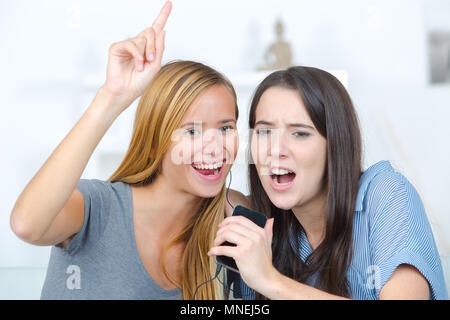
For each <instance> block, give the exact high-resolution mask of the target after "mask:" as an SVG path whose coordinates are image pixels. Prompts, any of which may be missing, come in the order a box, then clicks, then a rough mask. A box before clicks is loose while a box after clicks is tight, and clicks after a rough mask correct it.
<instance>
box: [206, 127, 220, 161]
mask: <svg viewBox="0 0 450 320" xmlns="http://www.w3.org/2000/svg"><path fill="white" fill-rule="evenodd" d="M202 140H203V154H204V155H206V156H209V157H211V159H216V157H220V156H221V155H222V153H223V143H222V139H221V135H220V133H219V132H218V130H214V129H209V130H206V131H205V133H204V134H203V139H202Z"/></svg>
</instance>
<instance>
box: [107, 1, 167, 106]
mask: <svg viewBox="0 0 450 320" xmlns="http://www.w3.org/2000/svg"><path fill="white" fill-rule="evenodd" d="M171 9H172V3H171V2H170V1H167V2H166V3H165V4H164V6H163V7H162V9H161V11H160V13H159V15H158V17H157V18H156V20H155V21H154V22H153V25H152V26H151V27H149V28H147V29H145V30H143V31H142V32H140V33H139V34H138V35H137V36H136V37H134V38H132V39H129V40H125V41H121V42H117V43H114V44H112V45H111V47H110V48H109V58H108V66H107V72H106V81H105V84H104V85H103V87H102V88H103V89H105V90H106V91H107V92H108V93H110V94H112V95H113V96H115V97H117V98H119V99H121V101H122V102H123V105H124V109H125V108H127V107H128V106H129V105H130V104H131V103H132V102H133V101H134V100H135V99H137V98H138V97H140V96H141V95H142V94H143V92H144V90H145V88H146V87H147V86H148V84H149V83H150V81H151V80H152V79H153V77H154V76H155V74H156V73H157V72H158V71H159V70H160V68H161V60H162V56H163V52H164V38H165V31H164V26H165V24H166V21H167V19H168V17H169V14H170V11H171Z"/></svg>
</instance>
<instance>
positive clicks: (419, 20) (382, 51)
mask: <svg viewBox="0 0 450 320" xmlns="http://www.w3.org/2000/svg"><path fill="white" fill-rule="evenodd" d="M163 2H164V1H163V0H155V1H148V0H147V1H144V0H130V1H127V2H125V1H106V0H97V1H87V0H80V1H75V0H72V1H57V0H46V1H31V0H16V1H7V0H0V37H1V38H0V47H1V50H0V70H1V74H2V76H1V77H0V93H1V97H2V104H1V110H2V116H1V117H0V143H1V144H0V147H1V156H0V168H2V170H1V176H2V180H3V183H2V185H1V186H0V194H1V195H2V200H3V201H1V202H0V268H13V269H14V268H16V267H41V268H45V266H46V265H47V262H48V253H49V249H48V248H40V247H33V246H30V245H27V244H25V243H23V242H21V241H20V240H18V239H17V238H16V237H15V236H14V235H13V234H12V232H11V231H10V228H9V214H10V211H11V209H12V207H13V205H14V202H15V200H16V199H17V197H18V196H19V194H20V192H21V191H22V190H23V188H24V186H25V185H26V183H27V182H28V181H29V180H30V179H31V178H32V176H33V175H34V174H35V173H36V171H37V170H38V169H39V168H40V167H41V166H42V164H43V163H44V161H45V160H46V159H47V157H48V156H49V155H50V153H51V152H52V150H53V149H54V148H55V147H56V146H57V144H58V143H59V142H60V141H61V139H62V138H63V137H64V136H65V135H66V134H67V132H68V131H69V130H70V129H71V127H72V126H73V125H74V124H75V122H76V121H77V120H78V118H79V117H80V116H81V114H82V112H83V110H84V109H85V108H86V107H87V105H88V103H89V101H90V99H92V97H93V95H94V94H95V88H96V87H97V85H100V84H101V81H102V80H101V79H103V76H104V72H105V67H106V59H107V51H108V47H109V45H110V44H111V43H112V42H116V41H121V40H123V39H124V38H126V37H129V36H133V35H135V34H137V33H138V32H139V31H140V30H141V29H143V28H145V27H147V26H149V25H151V23H152V21H153V18H154V17H155V15H156V13H157V12H158V11H159V8H160V6H161V5H162V4H163ZM173 2H174V9H173V12H172V15H171V17H170V21H169V22H168V25H167V28H166V29H167V37H166V39H167V40H166V54H165V60H166V61H169V60H173V59H193V60H197V61H201V62H205V63H207V64H209V65H211V66H213V67H216V68H217V69H219V70H220V71H223V72H224V73H225V74H226V75H228V76H229V77H230V78H231V79H232V80H233V79H242V75H243V74H251V71H252V70H253V69H254V67H255V66H256V65H257V64H260V63H261V62H262V55H263V52H264V49H265V48H266V47H267V46H268V45H269V44H270V42H271V41H273V40H274V32H273V27H274V22H275V20H276V19H277V18H278V17H281V18H282V19H283V21H284V23H285V28H286V34H285V38H286V40H288V41H289V42H291V44H292V46H293V51H294V56H295V63H297V64H304V65H311V66H316V67H319V68H324V69H332V70H336V69H341V70H342V69H343V70H346V71H347V72H348V75H349V85H348V89H349V92H350V94H351V96H352V97H353V100H354V102H355V105H356V107H357V109H358V113H359V117H360V120H361V124H362V130H363V138H364V141H365V166H368V165H370V164H372V163H374V162H376V161H378V160H381V159H388V160H390V161H391V162H392V164H393V165H394V166H395V167H396V168H398V169H399V170H401V171H402V172H403V173H404V174H405V175H406V176H407V177H408V178H409V179H410V180H411V181H412V182H413V184H414V185H415V186H416V188H417V189H418V191H419V193H420V194H421V195H422V197H423V201H424V204H425V206H426V209H427V213H428V216H429V219H430V221H431V223H432V227H433V230H434V231H435V238H436V240H437V243H438V247H439V249H440V253H441V255H447V256H448V255H450V235H449V234H450V232H449V231H450V210H449V209H448V205H447V201H446V200H447V198H448V197H449V195H450V187H449V186H448V181H449V180H450V168H449V166H448V165H447V164H448V162H449V161H448V159H449V156H450V149H449V147H448V146H449V143H448V141H449V140H450V128H449V126H448V124H447V122H448V119H449V118H450V86H449V85H447V86H434V87H431V86H429V85H428V61H427V47H426V44H427V43H426V32H427V30H429V29H436V28H437V29H447V30H450V19H448V17H449V16H450V2H449V1H447V0H395V1H392V0H376V1H375V0H365V1H362V0H339V1H335V0H318V1H306V0H302V1H287V0H283V1H279V0H270V1H269V0H268V1H260V0H246V1H239V0H228V1H206V0H203V1H202V0H189V1H186V0H185V1H181V0H174V1H173ZM89 79H93V80H89ZM98 79H100V80H98ZM239 81H240V80H238V81H237V86H238V87H239V88H240V90H239V92H240V101H241V108H242V110H241V118H240V121H239V125H240V128H244V127H245V123H246V121H247V113H246V110H247V100H248V97H249V95H250V92H251V90H252V89H251V88H248V86H246V85H245V84H243V83H241V82H239ZM255 84H256V83H255ZM239 88H238V89H239ZM133 111H134V109H133V108H130V109H129V110H127V111H126V112H125V113H124V114H122V115H121V117H120V118H119V119H118V121H117V123H115V124H114V125H113V127H112V128H111V130H110V131H109V132H108V133H107V136H106V137H105V140H104V141H102V143H101V144H100V146H99V150H98V151H96V153H95V154H94V156H93V159H92V161H91V162H90V163H89V165H88V167H87V168H86V171H85V174H84V175H83V177H87V178H107V176H108V174H110V173H111V172H112V171H111V170H112V169H113V168H112V167H108V165H109V166H110V165H111V163H110V162H108V161H107V160H105V158H104V156H105V154H108V151H110V152H111V153H112V154H113V155H114V154H117V153H118V152H119V153H120V151H121V150H123V151H124V150H125V149H126V147H127V143H128V138H129V134H130V129H131V121H132V117H133ZM111 141H114V142H115V145H116V146H114V147H111ZM241 142H243V143H244V141H242V140H241ZM241 147H242V146H241ZM111 148H112V149H111ZM100 151H101V152H100ZM241 169H242V168H239V167H236V168H235V169H234V170H236V171H238V172H240V171H239V170H241ZM244 180H245V179H243V177H242V176H240V175H235V176H233V184H232V186H233V187H236V188H240V189H241V190H245V189H246V187H245V186H242V185H241V184H242V183H243V182H244ZM0 272H1V271H0ZM1 279H2V278H1V277H0V297H3V296H7V293H4V295H3V296H2V295H1V291H2V290H4V291H5V290H13V288H12V287H11V286H13V284H11V283H10V284H8V285H5V284H3V287H2V285H1ZM7 286H10V287H7ZM17 290H19V289H17ZM12 296H14V297H15V296H20V295H19V294H17V295H10V297H12Z"/></svg>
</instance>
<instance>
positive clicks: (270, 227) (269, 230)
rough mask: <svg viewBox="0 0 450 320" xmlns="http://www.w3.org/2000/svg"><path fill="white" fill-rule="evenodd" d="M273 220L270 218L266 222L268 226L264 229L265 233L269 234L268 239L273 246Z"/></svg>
mask: <svg viewBox="0 0 450 320" xmlns="http://www.w3.org/2000/svg"><path fill="white" fill-rule="evenodd" d="M273 221H274V220H273V218H270V219H269V220H267V222H266V226H265V227H264V231H265V232H266V234H267V239H269V243H270V244H272V237H273Z"/></svg>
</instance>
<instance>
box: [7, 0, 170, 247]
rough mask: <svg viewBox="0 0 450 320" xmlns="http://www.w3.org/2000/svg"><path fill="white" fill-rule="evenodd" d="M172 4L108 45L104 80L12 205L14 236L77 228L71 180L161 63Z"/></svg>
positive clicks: (37, 240)
mask: <svg viewBox="0 0 450 320" xmlns="http://www.w3.org/2000/svg"><path fill="white" fill-rule="evenodd" d="M171 7H172V4H171V2H170V1H168V2H166V4H165V5H164V7H163V8H162V10H161V12H160V14H159V16H158V17H157V18H156V20H155V22H154V23H153V26H152V27H150V28H147V29H145V30H143V31H142V32H141V33H139V34H138V35H137V36H136V37H135V38H133V39H131V40H126V41H122V42H118V43H115V44H113V45H112V46H111V47H110V50H109V59H108V67H107V75H106V81H105V84H104V85H103V86H102V87H101V88H100V89H99V91H98V92H97V95H96V96H95V98H94V100H93V101H92V103H91V104H90V105H89V107H88V108H87V110H86V112H85V113H84V114H83V116H82V117H81V119H80V120H79V121H78V122H77V123H76V125H75V126H74V127H73V128H72V130H71V131H70V132H69V133H68V134H67V136H66V137H65V138H64V139H63V141H62V142H61V143H60V144H59V145H58V147H57V148H56V149H55V150H54V152H53V153H52V154H51V156H50V157H49V158H48V159H47V161H46V162H45V163H44V165H43V166H42V167H41V169H40V170H39V171H38V172H37V173H36V175H35V176H34V177H33V178H32V180H31V181H30V182H29V183H28V185H27V186H26V187H25V189H24V190H23V191H22V193H21V194H20V196H19V198H18V199H17V201H16V203H15V205H14V208H13V210H12V213H11V216H10V224H11V228H12V230H13V231H14V233H15V234H16V235H17V236H18V237H19V238H21V239H23V240H24V241H27V242H30V243H32V244H36V245H53V244H57V243H61V242H64V241H65V240H67V239H69V238H70V237H71V236H73V235H74V234H75V233H77V232H79V231H80V230H81V227H82V225H83V220H84V199H83V196H82V194H81V192H79V191H78V190H76V189H75V188H76V185H77V183H78V181H79V179H80V177H81V174H82V173H83V171H84V169H85V167H86V165H87V163H88V161H89V158H90V157H91V155H92V153H93V151H94V150H95V148H96V147H97V145H98V143H99V142H100V140H101V139H102V137H103V136H104V134H105V133H106V131H107V130H108V128H109V127H110V126H111V124H112V123H113V122H114V120H115V119H116V118H117V117H118V116H119V115H120V113H121V112H122V111H123V110H125V109H126V108H127V107H128V106H129V105H131V103H132V102H133V101H134V100H136V99H137V98H138V97H139V96H141V95H142V93H143V91H144V90H145V89H146V87H147V86H148V84H149V83H150V81H151V79H152V78H153V77H154V75H155V74H156V73H157V72H158V71H159V69H160V68H161V60H162V54H163V51H164V37H165V33H164V30H163V28H164V25H165V23H166V21H167V18H168V16H169V14H170V11H171Z"/></svg>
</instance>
